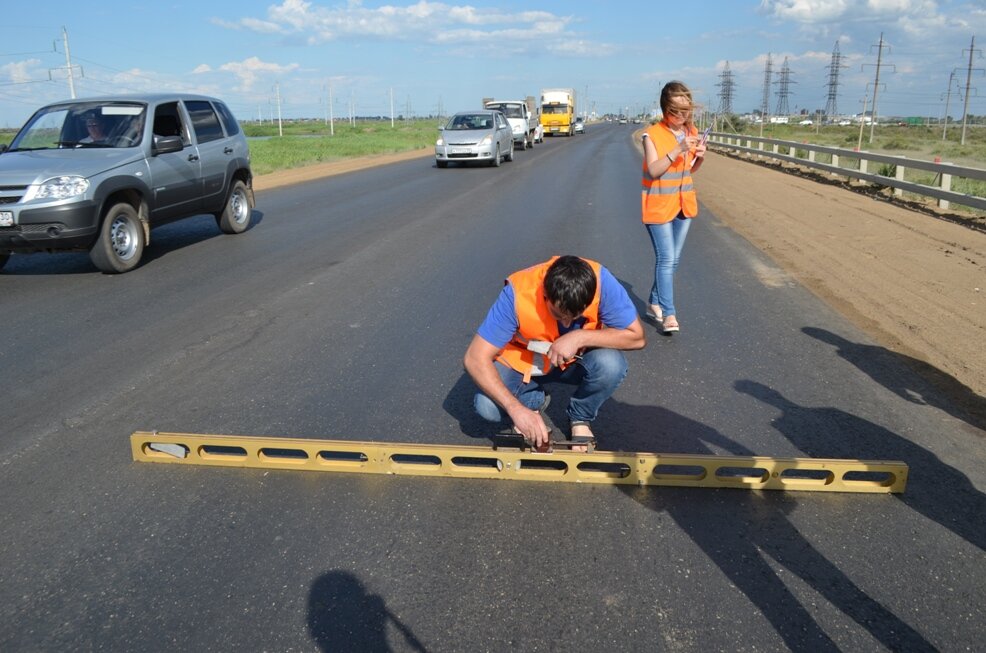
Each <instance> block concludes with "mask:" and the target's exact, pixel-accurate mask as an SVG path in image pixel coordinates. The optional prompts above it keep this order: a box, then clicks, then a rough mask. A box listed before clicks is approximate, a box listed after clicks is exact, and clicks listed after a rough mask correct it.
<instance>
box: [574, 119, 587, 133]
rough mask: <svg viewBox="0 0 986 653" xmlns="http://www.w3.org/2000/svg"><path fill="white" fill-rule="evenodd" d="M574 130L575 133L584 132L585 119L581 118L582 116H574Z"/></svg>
mask: <svg viewBox="0 0 986 653" xmlns="http://www.w3.org/2000/svg"><path fill="white" fill-rule="evenodd" d="M574 130H575V133H576V134H584V133H585V120H583V119H582V118H576V119H575V127H574Z"/></svg>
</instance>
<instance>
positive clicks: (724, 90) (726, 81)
mask: <svg viewBox="0 0 986 653" xmlns="http://www.w3.org/2000/svg"><path fill="white" fill-rule="evenodd" d="M716 86H718V87H719V110H718V111H717V112H716V113H721V114H731V113H732V112H733V89H735V88H736V82H734V81H733V73H732V71H730V70H729V62H728V61H727V62H726V65H725V66H724V67H723V69H722V72H721V73H719V83H718V84H716Z"/></svg>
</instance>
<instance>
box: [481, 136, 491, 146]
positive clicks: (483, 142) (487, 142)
mask: <svg viewBox="0 0 986 653" xmlns="http://www.w3.org/2000/svg"><path fill="white" fill-rule="evenodd" d="M479 144H480V145H492V144H493V134H487V135H486V136H483V140H481V141H479Z"/></svg>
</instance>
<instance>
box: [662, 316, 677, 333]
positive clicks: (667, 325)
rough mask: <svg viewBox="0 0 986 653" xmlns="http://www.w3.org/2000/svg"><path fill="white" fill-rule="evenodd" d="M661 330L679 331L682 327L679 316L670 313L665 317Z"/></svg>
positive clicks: (668, 331) (665, 331) (666, 331)
mask: <svg viewBox="0 0 986 653" xmlns="http://www.w3.org/2000/svg"><path fill="white" fill-rule="evenodd" d="M661 330H662V331H664V333H677V332H678V331H680V330H681V327H680V326H679V325H678V320H677V318H675V316H674V315H669V316H667V317H666V318H664V322H663V324H661Z"/></svg>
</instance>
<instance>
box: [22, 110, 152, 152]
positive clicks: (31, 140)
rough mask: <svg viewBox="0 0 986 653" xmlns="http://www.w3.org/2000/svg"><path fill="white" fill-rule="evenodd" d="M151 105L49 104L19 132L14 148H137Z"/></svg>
mask: <svg viewBox="0 0 986 653" xmlns="http://www.w3.org/2000/svg"><path fill="white" fill-rule="evenodd" d="M146 113H147V107H146V105H144V104H139V103H127V102H77V103H73V104H58V105H55V106H50V107H45V108H44V109H42V110H41V111H39V112H38V113H36V114H34V115H33V116H31V119H30V120H29V121H28V123H27V124H26V125H24V127H23V128H22V129H21V130H20V132H18V133H17V136H15V137H14V140H13V141H11V143H10V148H9V150H10V151H17V150H52V149H64V148H84V147H112V148H118V147H135V146H137V145H140V141H141V138H142V136H143V132H144V116H145V114H146Z"/></svg>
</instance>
